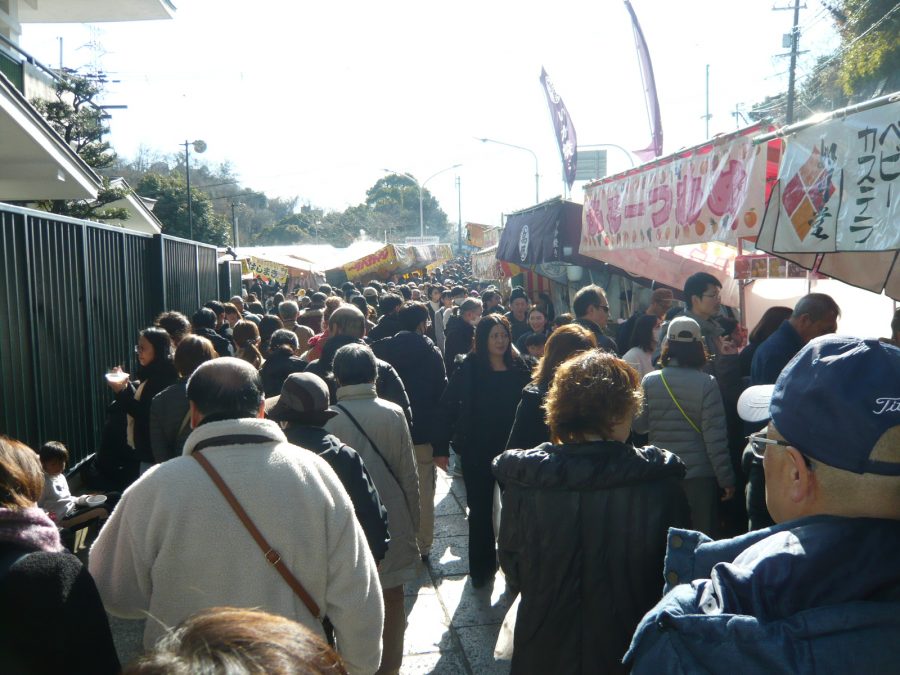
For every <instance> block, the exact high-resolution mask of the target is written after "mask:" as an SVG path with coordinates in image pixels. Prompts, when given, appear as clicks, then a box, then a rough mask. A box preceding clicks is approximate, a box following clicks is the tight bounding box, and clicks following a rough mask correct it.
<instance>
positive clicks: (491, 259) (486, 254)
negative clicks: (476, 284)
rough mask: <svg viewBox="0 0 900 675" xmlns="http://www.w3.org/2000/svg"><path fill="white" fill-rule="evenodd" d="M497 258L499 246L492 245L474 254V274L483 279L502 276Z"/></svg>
mask: <svg viewBox="0 0 900 675" xmlns="http://www.w3.org/2000/svg"><path fill="white" fill-rule="evenodd" d="M502 274H503V273H502V271H501V269H500V262H499V261H498V260H497V246H496V244H495V245H494V246H491V247H490V248H485V249H482V250H480V251H475V253H473V254H472V275H473V276H474V277H475V278H476V279H480V280H482V281H493V280H494V279H499V278H500V277H501V276H502Z"/></svg>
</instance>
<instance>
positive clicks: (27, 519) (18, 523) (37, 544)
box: [0, 506, 63, 553]
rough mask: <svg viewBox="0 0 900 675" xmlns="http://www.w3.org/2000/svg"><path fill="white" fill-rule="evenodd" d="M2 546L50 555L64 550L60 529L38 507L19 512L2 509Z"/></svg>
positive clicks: (0, 510)
mask: <svg viewBox="0 0 900 675" xmlns="http://www.w3.org/2000/svg"><path fill="white" fill-rule="evenodd" d="M0 544H12V545H13V546H16V547H18V548H25V549H30V550H33V551H46V552H48V553H57V552H59V551H62V550H63V547H62V544H61V543H60V541H59V529H57V527H56V525H54V524H53V521H52V520H50V517H49V516H48V515H47V514H46V513H44V511H43V509H39V508H37V507H36V506H35V507H33V508H30V509H18V510H16V509H2V508H0Z"/></svg>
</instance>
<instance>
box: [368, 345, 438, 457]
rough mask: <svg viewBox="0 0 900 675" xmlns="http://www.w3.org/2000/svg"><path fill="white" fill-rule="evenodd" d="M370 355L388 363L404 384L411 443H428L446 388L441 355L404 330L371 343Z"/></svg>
mask: <svg viewBox="0 0 900 675" xmlns="http://www.w3.org/2000/svg"><path fill="white" fill-rule="evenodd" d="M372 351H373V352H375V356H377V357H378V358H380V359H384V360H385V361H387V362H388V363H390V364H391V365H392V366H393V367H394V369H395V370H396V371H397V374H398V375H399V376H400V379H401V380H403V386H404V387H405V388H406V394H407V396H409V403H410V406H412V415H413V420H414V422H415V423H414V424H413V426H412V429H411V432H412V439H413V443H414V444H416V445H419V444H421V443H430V442H431V428H432V427H433V426H434V412H435V409H436V408H437V406H438V402H439V401H440V400H441V394H443V393H444V389H445V388H446V386H447V374H446V371H445V370H444V358H443V357H442V356H441V352H440V351H439V350H438V348H437V347H436V346H435V344H434V343H433V342H432V341H431V340H429V339H428V338H427V337H425V336H424V335H419V334H418V333H411V332H410V331H405V330H404V331H400V332H399V333H397V334H396V335H395V336H394V337H389V338H385V339H384V340H379V341H378V342H375V343H373V344H372Z"/></svg>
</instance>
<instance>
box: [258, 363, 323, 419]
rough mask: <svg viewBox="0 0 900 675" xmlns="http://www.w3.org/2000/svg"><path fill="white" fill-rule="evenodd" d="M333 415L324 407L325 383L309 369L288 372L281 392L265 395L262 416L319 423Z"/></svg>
mask: <svg viewBox="0 0 900 675" xmlns="http://www.w3.org/2000/svg"><path fill="white" fill-rule="evenodd" d="M336 415H337V413H336V412H335V411H333V410H329V409H328V385H326V384H325V381H324V380H323V379H322V378H321V377H319V376H318V375H314V374H313V373H294V374H292V375H289V376H288V378H287V379H286V380H285V381H284V384H283V385H282V387H281V393H280V394H279V395H278V396H272V397H270V398H267V399H266V417H268V418H269V419H271V420H275V421H276V422H299V423H301V424H312V425H316V426H320V425H323V424H325V422H327V421H328V420H330V419H331V418H332V417H334V416H336Z"/></svg>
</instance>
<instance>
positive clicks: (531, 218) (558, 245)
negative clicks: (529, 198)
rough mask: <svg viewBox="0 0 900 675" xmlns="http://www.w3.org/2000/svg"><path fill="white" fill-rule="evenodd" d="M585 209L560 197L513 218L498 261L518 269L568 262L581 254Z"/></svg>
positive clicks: (505, 232) (520, 212) (510, 219)
mask: <svg viewBox="0 0 900 675" xmlns="http://www.w3.org/2000/svg"><path fill="white" fill-rule="evenodd" d="M581 210H582V205H581V204H578V203H576V202H569V201H564V200H563V199H561V198H560V197H557V198H555V199H551V200H549V201H546V202H543V203H541V204H538V205H537V206H532V207H530V208H528V209H523V210H522V211H517V212H516V213H512V214H510V215H509V216H508V217H507V219H506V227H505V228H504V229H503V234H502V235H501V237H500V243H499V245H498V248H497V258H498V260H503V261H505V262H511V263H515V264H517V265H539V264H541V263H549V262H565V261H567V255H568V256H571V255H573V254H574V253H577V251H578V240H579V237H580V234H581Z"/></svg>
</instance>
